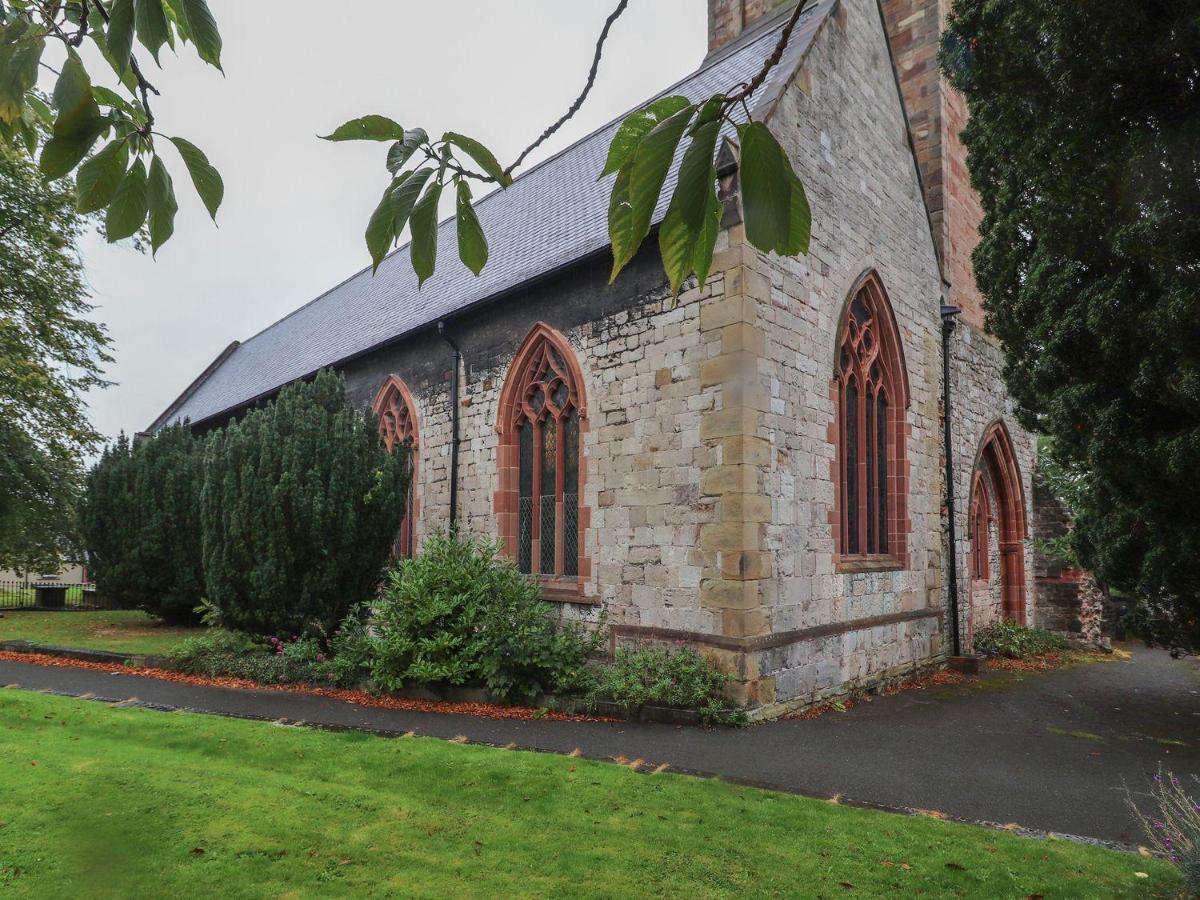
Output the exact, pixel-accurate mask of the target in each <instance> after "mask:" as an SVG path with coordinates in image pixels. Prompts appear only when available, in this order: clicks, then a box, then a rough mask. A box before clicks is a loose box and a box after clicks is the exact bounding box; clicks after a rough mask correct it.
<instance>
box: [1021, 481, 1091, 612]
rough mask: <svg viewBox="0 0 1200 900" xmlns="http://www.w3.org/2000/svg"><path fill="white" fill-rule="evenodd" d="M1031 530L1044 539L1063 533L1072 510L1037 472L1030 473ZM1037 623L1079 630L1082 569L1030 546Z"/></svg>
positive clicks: (1039, 547) (1067, 529)
mask: <svg viewBox="0 0 1200 900" xmlns="http://www.w3.org/2000/svg"><path fill="white" fill-rule="evenodd" d="M1033 518H1034V533H1035V534H1036V535H1037V536H1038V538H1040V539H1041V540H1043V541H1049V540H1053V539H1054V538H1059V537H1063V536H1064V535H1066V534H1067V532H1069V531H1070V530H1071V514H1070V513H1069V512H1068V511H1067V508H1066V506H1065V505H1064V504H1063V502H1062V501H1061V500H1060V499H1059V498H1058V497H1057V496H1056V495H1055V493H1054V491H1052V490H1051V489H1050V486H1049V485H1048V484H1046V481H1045V479H1044V478H1043V477H1042V475H1041V473H1040V472H1037V471H1035V472H1034V473H1033ZM1033 574H1034V584H1035V588H1036V595H1035V603H1036V605H1037V618H1038V625H1039V627H1041V628H1046V629H1049V630H1050V631H1061V632H1066V633H1068V634H1079V632H1080V630H1081V629H1080V623H1079V582H1080V579H1081V578H1082V577H1083V572H1082V571H1080V570H1079V569H1078V568H1076V567H1074V566H1070V565H1067V564H1066V563H1064V562H1063V561H1062V560H1060V559H1058V558H1057V557H1055V556H1052V555H1050V554H1049V553H1047V552H1046V551H1045V550H1044V549H1043V547H1042V546H1040V545H1035V546H1034V548H1033Z"/></svg>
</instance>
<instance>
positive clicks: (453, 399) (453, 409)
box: [437, 321, 462, 531]
mask: <svg viewBox="0 0 1200 900" xmlns="http://www.w3.org/2000/svg"><path fill="white" fill-rule="evenodd" d="M437 330H438V334H440V335H441V336H442V340H443V341H445V342H446V343H447V344H449V345H450V349H451V350H453V351H454V375H453V376H452V377H451V379H450V530H451V531H454V530H455V528H456V527H457V526H458V442H459V433H458V432H459V429H458V373H459V372H460V371H461V370H462V351H461V350H459V349H458V344H456V343H454V338H452V337H450V334H449V332H447V331H446V323H445V322H444V321H441V322H438V325H437Z"/></svg>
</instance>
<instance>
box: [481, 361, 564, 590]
mask: <svg viewBox="0 0 1200 900" xmlns="http://www.w3.org/2000/svg"><path fill="white" fill-rule="evenodd" d="M509 378H510V379H516V381H515V382H511V381H510V383H509V384H506V386H505V396H506V397H508V398H509V408H507V409H504V408H503V407H504V403H503V402H502V411H501V415H502V416H503V415H505V414H507V416H508V417H509V418H508V421H507V422H502V423H501V430H502V432H505V433H508V434H513V433H514V432H515V436H516V441H515V444H516V454H515V460H514V463H515V467H516V469H517V471H516V479H515V481H516V485H517V492H516V494H517V496H516V498H515V499H516V534H515V535H514V536H513V537H515V543H516V547H515V550H516V553H515V556H516V560H517V567H518V568H519V569H520V570H521V571H522V572H524V573H526V574H529V575H540V576H543V577H549V578H557V577H575V576H577V575H578V574H579V555H580V554H579V545H580V541H579V526H580V522H579V454H580V428H579V410H580V406H581V402H580V393H579V391H580V387H579V385H578V384H577V383H576V381H577V379H576V377H575V376H574V375H573V373H572V370H571V368H570V367H569V366H568V365H566V363H565V362H564V359H563V354H562V353H561V352H560V351H559V350H558V349H556V348H555V347H554V346H553V345H552V344H551V343H550V341H549V339H543V340H542V341H540V342H538V343H536V344H534V345H533V346H532V347H527V348H526V351H525V352H524V353H523V354H522V355H521V356H520V357H519V358H518V360H517V361H516V362H514V364H513V370H512V372H511V373H510V375H509ZM508 440H510V441H511V438H509V439H508Z"/></svg>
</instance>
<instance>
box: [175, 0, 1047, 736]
mask: <svg viewBox="0 0 1200 900" xmlns="http://www.w3.org/2000/svg"><path fill="white" fill-rule="evenodd" d="M779 5H780V4H779V3H777V2H775V0H711V2H710V36H711V44H712V46H713V48H714V49H717V50H718V57H719V50H720V47H721V46H722V45H723V44H725V43H727V42H728V41H730V40H733V39H735V38H737V36H738V35H742V37H741V38H740V45H742V46H748V44H746V42H747V41H748V42H751V43H752V42H753V41H754V40H755V37H754V32H755V30H756V29H757V30H758V31H759V32H761V31H762V23H756V22H755V20H756V19H757V18H759V17H761V16H764V15H766V14H767V13H768V12H771V11H773V10H774V9H775V7H777V6H779ZM806 15H809V16H811V18H809V19H808V20H806V23H805V25H804V26H803V27H804V28H807V29H808V32H807V33H806V35H805V37H804V42H805V43H803V44H802V46H803V48H804V52H803V53H802V54H799V55H796V56H792V57H788V59H787V60H786V61H785V63H784V64H783V65H782V66H781V68H782V69H785V70H786V72H785V74H786V78H781V79H780V80H777V81H773V82H771V83H769V84H768V85H767V86H765V87H764V90H763V95H764V96H765V97H766V99H765V100H764V99H762V97H760V98H758V99H756V103H757V104H758V105H757V106H756V114H758V115H759V116H760V117H761V118H762V119H763V120H764V121H766V122H767V123H768V124H769V126H770V127H771V129H772V131H773V133H774V134H775V135H776V136H777V137H778V139H779V140H780V142H781V143H782V145H783V146H784V148H785V150H786V151H787V152H788V154H789V156H790V158H791V159H792V161H793V164H794V166H795V168H796V170H797V172H798V173H799V175H800V177H801V179H802V180H803V182H804V184H805V185H806V190H807V193H808V197H809V201H810V205H811V207H812V234H813V236H812V244H811V247H810V251H809V253H808V254H807V255H806V256H802V257H799V258H795V259H781V258H779V257H776V256H774V255H764V254H761V253H759V252H758V251H756V250H755V249H754V248H752V247H751V246H750V245H749V244H748V243H747V242H746V239H745V235H744V231H743V227H742V224H741V217H740V212H739V207H738V199H737V184H736V176H730V177H729V178H727V179H726V180H725V182H724V190H725V195H726V210H725V211H726V216H725V222H724V225H725V227H724V230H723V232H722V233H721V235H720V236H719V238H718V243H717V250H716V254H715V257H714V260H713V266H712V274H711V275H710V277H709V278H708V280H707V283H706V284H704V285H696V284H694V283H692V284H688V285H685V288H686V289H685V290H684V291H683V292H682V293H681V294H680V296H679V297H678V298H672V297H671V295H670V292H669V290H668V288H667V286H666V284H665V278H664V276H663V273H662V268H661V262H660V260H659V257H658V253H657V246H656V241H654V240H653V237H652V238H651V239H650V240H648V241H647V243H646V246H645V247H643V249H642V251H641V253H639V255H638V256H637V257H636V258H635V260H634V261H633V262H632V263H631V264H630V266H629V267H627V269H626V270H625V271H624V272H623V273H622V275H621V277H620V279H618V281H617V282H616V284H615V285H612V286H611V287H610V286H609V285H608V284H607V281H608V270H609V266H610V258H609V255H608V253H607V251H606V250H605V251H603V252H596V253H593V254H592V255H591V256H588V257H586V258H583V259H577V260H575V261H574V262H573V263H572V264H571V265H569V266H564V267H562V268H560V269H558V270H556V271H554V272H553V273H551V274H548V275H546V276H545V277H542V278H540V279H539V280H537V281H534V282H529V283H526V284H522V285H519V286H517V287H516V288H513V289H511V290H508V291H507V292H505V293H504V294H502V295H497V296H496V297H493V298H491V299H490V300H489V302H487V304H486V305H482V306H478V307H472V308H470V309H464V310H455V311H454V312H453V313H451V314H450V315H448V317H447V318H445V320H444V321H442V322H441V323H439V322H438V321H437V320H434V321H428V322H427V324H426V325H424V326H423V327H422V328H421V329H419V330H417V331H415V332H411V333H409V334H407V335H406V336H403V337H400V338H396V339H393V340H390V341H386V342H384V343H383V344H381V345H376V346H374V347H372V348H370V349H369V350H366V351H364V352H362V353H361V354H360V355H358V356H356V357H352V358H347V359H343V360H342V361H341V362H340V363H338V364H337V368H338V369H340V370H341V371H342V372H343V373H344V374H345V377H346V380H347V386H348V389H349V392H350V395H351V398H352V399H353V400H354V401H355V402H358V403H361V404H363V405H367V404H370V403H371V402H372V400H373V399H374V398H375V397H376V395H377V392H378V391H379V390H380V388H381V386H382V385H384V384H385V383H389V379H395V380H396V381H395V382H394V383H396V384H402V385H403V388H404V391H405V392H407V397H408V398H410V399H411V403H412V405H413V407H414V411H415V414H416V415H415V419H416V421H417V422H418V423H419V435H418V437H419V442H418V443H419V447H418V456H419V459H418V463H417V467H416V484H415V486H414V490H415V495H416V498H415V504H414V509H415V510H416V519H417V521H416V522H414V523H412V527H413V529H414V531H415V535H414V536H415V542H416V545H417V546H419V544H420V542H421V540H423V539H424V538H425V537H426V536H427V535H429V534H430V533H431V531H432V530H434V529H438V528H445V527H447V526H448V525H449V507H450V482H449V478H450V468H451V467H450V455H451V442H452V433H451V408H450V402H451V395H452V387H453V386H454V381H453V379H454V378H456V377H457V378H459V382H458V385H457V388H458V397H459V406H458V410H457V412H458V415H459V419H460V425H459V428H460V437H461V445H460V447H459V450H458V464H459V469H458V492H457V496H458V507H457V509H458V524H459V527H460V528H462V529H465V530H467V531H469V532H471V533H475V534H480V535H485V536H489V537H493V538H496V539H499V540H501V541H503V542H505V546H507V547H508V548H509V551H510V552H511V550H512V547H513V546H514V535H515V527H516V526H515V522H516V512H515V509H514V506H513V503H514V500H515V498H514V497H513V490H514V486H515V484H516V478H517V463H516V453H515V449H516V448H515V447H514V445H513V444H512V439H511V436H509V437H508V438H507V439H505V437H504V435H503V434H502V429H501V428H500V425H501V421H502V413H503V410H502V406H503V405H504V404H505V403H506V402H508V403H511V401H512V398H511V393H512V392H511V390H510V391H509V395H507V397H506V395H505V385H506V383H507V381H508V379H509V375H510V371H511V370H512V369H513V368H514V358H515V357H517V356H518V354H519V352H520V350H521V348H522V345H523V343H525V342H526V341H528V340H533V339H538V340H546V341H550V342H551V343H552V344H553V345H554V346H555V347H556V348H558V349H559V350H560V351H561V352H562V354H563V355H564V357H568V356H569V357H570V359H569V360H566V362H567V364H568V365H569V366H570V368H571V371H572V381H573V382H577V385H576V388H577V390H578V409H579V412H580V433H581V444H582V452H581V456H580V476H579V483H580V496H579V500H578V504H579V522H580V528H579V532H578V535H579V541H580V543H579V550H578V577H577V578H570V579H564V578H563V577H562V576H560V577H559V578H558V579H556V581H555V583H553V584H549V583H545V592H544V596H545V598H546V599H547V600H551V601H554V602H555V604H556V608H557V609H558V610H559V611H560V613H561V615H562V616H563V617H564V618H567V619H576V620H584V621H588V622H595V621H598V619H599V617H600V615H601V613H603V614H604V616H605V618H606V620H607V624H608V626H609V628H610V629H611V633H612V636H613V645H614V646H615V645H621V644H628V643H637V642H643V641H647V640H666V641H678V642H685V643H688V644H691V645H693V646H696V647H697V648H699V649H701V650H702V651H703V652H705V653H706V654H708V655H710V656H712V657H713V658H714V659H716V660H718V661H719V662H720V663H721V665H723V666H724V667H725V668H726V669H728V670H729V671H732V672H734V673H736V676H737V679H738V684H737V693H738V696H739V697H740V698H741V699H742V700H744V701H746V702H747V703H749V704H750V705H751V706H752V707H753V708H755V709H756V710H757V711H758V713H759V714H763V715H767V714H772V713H779V712H783V711H786V710H787V709H790V708H795V707H797V706H801V705H804V704H807V703H810V702H813V701H815V700H819V699H821V698H822V697H825V696H828V695H831V694H834V693H838V692H842V691H845V690H847V689H851V688H856V687H870V686H873V685H878V684H879V683H881V682H884V681H886V680H888V679H891V678H894V677H897V676H900V675H903V674H905V673H907V672H910V671H912V670H914V669H918V668H921V667H924V666H929V665H933V664H937V663H939V662H940V661H942V660H943V659H944V658H945V656H946V654H947V653H948V652H949V635H950V622H949V615H948V606H947V598H946V593H947V592H946V572H947V569H948V564H949V562H950V560H949V559H948V555H949V554H948V532H947V521H946V513H945V508H944V495H945V484H944V471H945V458H944V447H943V441H942V425H943V412H944V411H943V404H942V399H943V384H942V363H943V359H942V340H941V319H940V315H939V312H940V309H941V307H942V305H943V304H945V303H948V302H957V303H960V304H961V305H963V306H964V307H965V308H966V314H965V315H964V321H963V322H962V323H961V324H960V326H959V327H958V328H957V329H956V331H955V333H954V336H953V339H952V342H951V357H950V368H951V390H952V393H953V398H954V408H953V420H952V423H951V425H952V436H953V449H952V452H953V459H952V462H953V467H954V473H955V492H956V495H957V499H958V506H957V511H958V515H957V519H958V521H957V522H956V532H957V536H958V543H957V549H958V557H957V559H956V560H955V564H956V565H957V571H958V573H959V576H960V577H959V584H960V601H961V602H960V624H961V626H962V634H963V635H964V640H965V645H964V649H969V646H970V639H971V636H972V635H973V633H974V631H975V630H977V629H978V628H979V627H982V625H984V624H986V623H987V622H989V621H993V620H994V619H995V618H997V617H998V616H1000V615H1007V616H1011V617H1014V618H1024V619H1025V620H1026V621H1029V622H1033V623H1036V622H1038V621H1039V619H1040V618H1041V617H1042V616H1049V611H1046V610H1043V609H1042V608H1041V607H1038V606H1036V605H1035V604H1034V603H1033V602H1032V600H1031V599H1028V598H1029V597H1031V596H1032V594H1031V592H1029V591H1027V588H1031V587H1032V586H1033V584H1034V578H1033V568H1032V566H1033V555H1032V554H1031V553H1028V552H1025V551H1024V548H1023V544H1022V543H1021V541H1020V540H1018V539H1017V538H1018V537H1020V538H1023V537H1024V536H1025V534H1026V533H1027V532H1028V526H1029V525H1031V524H1032V523H1030V522H1028V516H1027V514H1026V510H1027V499H1028V498H1030V497H1031V496H1032V485H1031V482H1030V474H1031V473H1032V472H1033V467H1034V462H1035V452H1034V451H1035V445H1034V440H1033V437H1032V436H1031V435H1029V434H1027V433H1025V432H1023V431H1021V430H1020V429H1019V428H1018V426H1017V423H1016V421H1015V419H1014V417H1013V414H1012V408H1011V403H1010V401H1009V399H1008V397H1007V395H1006V393H1005V391H1004V388H1003V384H1002V381H1001V378H1000V365H1001V361H1002V360H1001V354H1000V350H999V348H998V347H997V346H996V344H995V342H994V341H993V340H992V339H991V338H989V337H988V336H987V335H985V334H984V333H983V331H982V330H981V329H980V327H979V321H977V320H978V319H979V316H978V315H976V314H975V313H976V312H977V311H978V308H979V304H978V302H977V296H978V295H977V292H976V291H975V287H974V282H973V280H971V279H970V268H969V260H967V261H965V262H964V260H966V256H965V255H964V254H967V253H969V249H970V246H973V243H972V241H971V240H970V235H971V234H973V233H974V229H975V226H976V224H977V219H972V216H973V215H974V213H973V212H972V208H971V206H970V203H969V202H963V203H960V202H958V201H957V200H955V199H954V197H953V196H952V195H953V194H954V193H955V192H957V191H961V190H969V186H967V187H965V188H964V185H966V182H965V181H963V180H962V179H961V178H960V175H962V173H960V172H959V167H960V166H961V163H962V159H961V147H960V146H959V145H958V144H957V139H956V137H955V136H954V135H953V134H951V135H946V134H943V133H942V132H943V131H944V130H945V129H946V128H948V127H951V124H948V123H953V121H956V120H955V119H954V116H955V115H956V113H955V111H954V109H953V105H954V104H953V98H949V99H947V98H946V97H944V96H943V93H941V92H943V91H944V89H945V85H944V84H943V83H942V82H941V81H940V78H939V76H937V74H936V70H935V69H931V68H930V65H931V63H930V60H931V59H932V57H931V56H930V53H931V43H930V42H931V40H932V41H934V42H936V40H935V39H936V31H937V26H936V20H938V19H939V17H940V15H941V11H940V9H939V8H937V6H936V3H935V0H884V2H883V3H882V4H881V3H879V2H877V0H836V2H835V0H821V4H820V5H818V7H817V8H816V10H815V12H813V13H809V14H806ZM885 16H886V21H885ZM931 22H934V23H935V24H934V25H933V26H931V25H930V24H929V23H931ZM931 27H932V28H933V31H932V32H931V31H929V29H930V28H931ZM744 32H749V33H747V34H744ZM889 33H890V35H891V41H892V43H891V44H890V45H889ZM931 34H932V35H933V37H932V38H931V37H930V35H931ZM771 40H772V41H773V40H774V38H773V37H772V38H771ZM735 52H736V50H735ZM893 57H895V66H896V68H893ZM897 71H898V73H899V74H898V75H897ZM930 91H934V92H935V93H936V94H937V96H936V97H932V99H931V94H930ZM902 97H903V101H902ZM903 102H908V103H909V109H908V115H907V117H906V113H905V107H904V105H903ZM948 110H949V111H948ZM935 132H936V133H935ZM914 149H915V152H916V158H915V159H914ZM568 152H570V151H568ZM963 172H965V169H964V170H963ZM947 185H950V187H949V188H947V187H946V186H947ZM967 200H970V197H968V198H967ZM964 223H965V224H964ZM431 284H434V283H431ZM428 289H432V290H436V284H434V287H432V288H428ZM860 289H864V290H866V289H869V290H870V291H871V292H872V293H871V298H872V303H873V304H874V305H875V306H874V307H873V308H876V309H877V311H878V315H879V317H880V321H881V322H882V320H883V318H884V317H885V315H884V314H885V313H886V319H887V323H886V324H887V328H886V329H885V331H883V332H878V333H879V334H886V335H887V341H888V342H889V345H888V348H887V349H888V354H889V355H888V357H887V360H888V361H887V368H888V369H889V372H890V377H894V378H901V377H902V378H903V390H896V388H898V387H899V384H898V383H895V382H893V383H892V384H891V388H892V389H893V392H892V393H891V397H890V399H894V400H895V401H896V402H895V403H894V404H892V405H891V406H890V407H889V408H888V415H889V417H890V418H889V419H888V420H887V421H888V429H887V436H886V441H885V444H884V445H883V446H885V449H884V450H883V451H881V455H882V456H883V457H884V458H885V459H886V462H887V468H886V471H887V476H886V477H887V492H886V496H887V498H888V499H887V510H886V512H887V515H886V519H885V520H886V522H887V529H888V538H889V540H888V547H887V552H885V553H876V554H874V555H868V554H865V553H858V554H855V555H850V554H849V553H848V552H847V548H845V547H842V546H840V541H841V537H840V536H841V534H842V531H841V527H842V525H841V523H842V517H843V515H844V511H843V510H841V509H839V504H840V503H841V500H840V496H841V489H840V487H839V479H840V477H841V476H840V474H839V473H840V472H841V460H842V454H845V453H846V452H847V451H846V449H845V447H843V446H842V438H841V434H842V431H841V430H840V429H839V425H838V417H839V393H838V391H839V388H838V381H837V375H836V373H837V372H838V368H837V367H838V366H839V356H840V342H841V341H842V336H843V333H844V323H845V321H846V319H845V316H846V310H847V308H848V305H849V304H850V302H851V300H852V298H853V297H854V295H855V294H856V292H858V291H859V290H860ZM972 304H974V305H972ZM439 324H440V325H441V327H442V329H443V331H444V334H445V336H447V337H449V338H450V339H451V340H452V341H453V342H454V343H455V344H456V345H457V346H458V347H459V348H461V351H462V354H463V364H462V369H461V371H460V372H458V373H456V372H455V363H454V359H455V358H454V354H453V351H452V350H451V347H450V344H449V343H447V342H446V341H444V340H443V339H442V336H441V335H440V334H439V328H438V326H439ZM220 362H221V361H218V364H217V365H218V366H219V365H220ZM214 368H215V367H214ZM892 370H895V371H892ZM208 375H209V373H206V375H205V376H204V378H207V377H208ZM202 382H203V378H202V379H201V381H200V382H198V384H202ZM190 390H191V389H190ZM189 396H190V394H189V395H185V397H184V398H181V400H180V401H179V402H178V403H177V404H176V407H174V408H178V406H179V403H185V402H186V401H187V398H188V397H189ZM232 414H236V413H235V412H226V413H224V414H223V415H225V416H228V415H232ZM219 421H221V417H220V416H218V417H213V418H212V419H210V422H211V423H212V424H216V423H218V422H219ZM881 440H883V439H882V438H881ZM864 471H865V470H864ZM973 490H974V491H982V492H984V493H985V494H986V501H987V506H988V507H989V508H990V509H991V510H993V512H994V516H993V519H992V520H990V521H989V524H988V533H987V535H986V537H984V538H982V539H985V540H986V541H987V542H988V544H987V553H988V559H989V566H988V579H987V581H980V582H979V583H978V584H973V583H972V578H971V571H972V570H971V569H970V566H969V563H970V558H969V557H970V552H971V541H972V540H974V539H975V538H976V535H975V534H974V533H973V531H972V528H971V526H970V522H969V519H970V510H971V508H972V501H973V499H976V498H975V496H974V495H973V493H972V491H973ZM564 552H565V551H564ZM565 582H569V583H565ZM1023 598H1024V599H1023ZM1047 621H1049V619H1048V620H1047Z"/></svg>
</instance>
